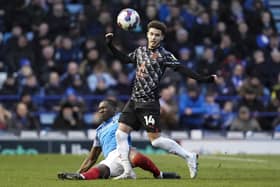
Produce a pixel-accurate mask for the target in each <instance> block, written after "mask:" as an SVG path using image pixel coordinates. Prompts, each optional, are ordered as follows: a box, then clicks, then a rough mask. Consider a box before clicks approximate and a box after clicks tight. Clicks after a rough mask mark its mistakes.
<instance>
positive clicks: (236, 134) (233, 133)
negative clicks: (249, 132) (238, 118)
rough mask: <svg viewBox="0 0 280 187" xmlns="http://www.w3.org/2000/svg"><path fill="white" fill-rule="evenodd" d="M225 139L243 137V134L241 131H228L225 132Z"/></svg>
mask: <svg viewBox="0 0 280 187" xmlns="http://www.w3.org/2000/svg"><path fill="white" fill-rule="evenodd" d="M226 137H227V139H238V140H240V139H244V134H243V132H240V131H239V132H237V131H229V132H227V134H226Z"/></svg>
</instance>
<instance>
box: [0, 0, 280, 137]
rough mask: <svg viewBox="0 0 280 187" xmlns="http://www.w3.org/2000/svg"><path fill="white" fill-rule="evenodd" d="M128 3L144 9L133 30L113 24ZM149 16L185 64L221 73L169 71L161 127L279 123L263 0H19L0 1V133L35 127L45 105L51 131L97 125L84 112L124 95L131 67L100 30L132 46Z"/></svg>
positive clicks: (278, 48)
mask: <svg viewBox="0 0 280 187" xmlns="http://www.w3.org/2000/svg"><path fill="white" fill-rule="evenodd" d="M128 7H129V8H134V9H136V10H137V11H138V12H139V14H140V16H141V25H140V26H139V27H137V28H136V29H135V31H133V32H126V31H122V30H120V29H119V28H118V27H117V25H116V19H115V18H116V16H117V14H118V12H119V11H120V10H121V9H123V8H128ZM154 19H157V20H161V21H163V22H165V23H166V25H167V28H168V31H167V33H166V36H165V41H164V44H163V45H164V46H165V47H166V48H167V49H169V50H170V51H171V52H173V53H174V54H175V56H176V57H177V58H178V59H179V60H180V61H181V62H182V64H183V65H184V66H186V67H188V68H190V69H192V70H194V71H197V72H198V73H200V74H204V75H209V74H217V75H218V76H219V80H218V82H217V84H208V85H204V84H200V83H197V82H196V81H194V80H192V79H189V78H186V77H182V76H181V75H179V74H177V73H174V72H173V71H172V70H169V69H168V70H167V71H166V74H165V76H164V77H163V79H162V85H161V91H160V93H161V95H162V97H161V99H160V104H161V112H162V120H161V123H162V126H163V128H164V129H168V130H176V129H177V130H178V129H192V128H201V129H213V130H240V131H248V130H254V131H261V130H274V129H275V130H277V129H278V130H279V129H280V122H279V112H280V43H279V36H278V33H277V29H276V26H275V21H274V19H273V16H272V14H271V11H270V10H269V7H268V4H267V1H266V0H229V1H223V0H187V1H182V0H147V1H132V0H111V1H109V0H89V1H86V0H25V1H21V0H15V1H3V2H2V1H1V2H0V102H1V106H0V131H1V130H2V131H6V130H11V131H16V132H17V131H19V130H21V129H36V130H39V129H40V128H44V127H42V124H40V122H39V115H40V113H42V112H50V111H51V112H55V113H56V114H57V115H56V117H55V120H54V124H53V126H51V128H53V129H85V128H95V126H94V124H93V126H91V127H86V126H85V121H84V118H83V115H84V114H85V113H92V114H93V113H94V111H95V109H96V108H95V107H96V104H97V103H98V101H100V99H102V98H103V97H110V98H113V99H120V100H121V101H123V102H124V101H125V100H126V99H127V98H128V96H129V94H130V91H131V84H132V82H133V77H134V76H133V75H134V73H135V71H134V67H133V65H124V64H122V63H121V62H120V61H119V60H117V59H115V58H114V57H113V56H112V54H110V53H109V51H108V50H107V48H106V46H105V44H104V35H105V33H107V32H114V33H115V35H116V37H115V42H116V44H117V46H118V48H119V49H122V50H123V51H124V52H129V51H132V50H133V49H134V48H135V47H136V46H138V45H145V44H146V42H147V41H146V39H145V33H146V25H147V23H148V22H149V21H151V20H154ZM92 116H94V114H93V115H92Z"/></svg>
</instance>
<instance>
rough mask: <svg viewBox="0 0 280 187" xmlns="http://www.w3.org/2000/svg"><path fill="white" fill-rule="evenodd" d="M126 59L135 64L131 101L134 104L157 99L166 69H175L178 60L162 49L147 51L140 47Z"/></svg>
mask: <svg viewBox="0 0 280 187" xmlns="http://www.w3.org/2000/svg"><path fill="white" fill-rule="evenodd" d="M128 57H129V58H130V59H131V60H132V61H133V62H135V63H136V77H135V80H134V85H133V89H132V97H131V100H133V101H135V102H154V101H157V100H158V98H159V82H160V79H161V77H162V75H163V73H164V71H165V69H166V67H173V68H174V67H176V66H177V65H179V64H180V62H178V60H177V59H176V58H175V57H174V56H173V55H172V53H170V52H169V51H167V50H166V49H164V47H162V46H160V47H158V48H156V49H153V50H151V49H148V48H147V47H146V46H141V47H138V48H137V49H135V51H133V52H132V53H130V54H129V55H128Z"/></svg>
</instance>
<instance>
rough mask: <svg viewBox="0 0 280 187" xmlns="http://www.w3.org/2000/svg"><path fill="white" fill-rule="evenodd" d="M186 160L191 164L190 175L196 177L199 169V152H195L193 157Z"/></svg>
mask: <svg viewBox="0 0 280 187" xmlns="http://www.w3.org/2000/svg"><path fill="white" fill-rule="evenodd" d="M186 162H187V164H188V166H189V171H190V177H191V178H192V179H194V178H195V177H196V176H197V170H198V154H196V153H193V154H192V156H191V157H188V158H187V159H186Z"/></svg>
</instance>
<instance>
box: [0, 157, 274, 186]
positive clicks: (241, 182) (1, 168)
mask: <svg viewBox="0 0 280 187" xmlns="http://www.w3.org/2000/svg"><path fill="white" fill-rule="evenodd" d="M84 157H85V156H73V155H38V156H0V186H1V187H10V186H14V187H21V186H24V187H25V186H26V187H32V186H35V187H40V186H48V187H49V186H50V187H53V186H58V187H60V186H63V187H72V186H73V187H74V186H75V187H77V186H79V187H80V186H81V187H87V186H90V187H99V186H100V187H101V186H102V187H110V186H113V187H136V186H137V187H145V186H152V187H176V186H182V187H183V186H184V187H193V186H201V187H211V186H213V187H219V186H238V187H240V186H245V187H248V186H252V187H270V186H275V187H279V186H280V156H269V155H267V156H255V155H237V156H229V155H215V156H201V157H200V159H199V173H198V177H197V178H196V179H194V180H192V179H190V178H189V173H188V169H187V166H186V164H185V163H184V161H183V160H182V159H180V158H178V157H175V156H173V155H150V156H149V157H150V158H152V159H153V161H154V162H155V163H156V164H157V165H158V166H159V168H160V169H161V170H162V171H176V172H177V173H179V174H180V175H181V176H182V179H178V180H158V179H153V177H152V175H151V174H150V173H147V172H145V171H142V170H140V169H136V173H137V177H138V179H137V180H125V181H113V180H91V181H66V180H64V181H61V180H58V179H57V178H56V174H57V173H58V172H60V171H71V172H73V171H76V170H77V169H78V167H79V165H80V163H81V162H82V160H83V159H84Z"/></svg>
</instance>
